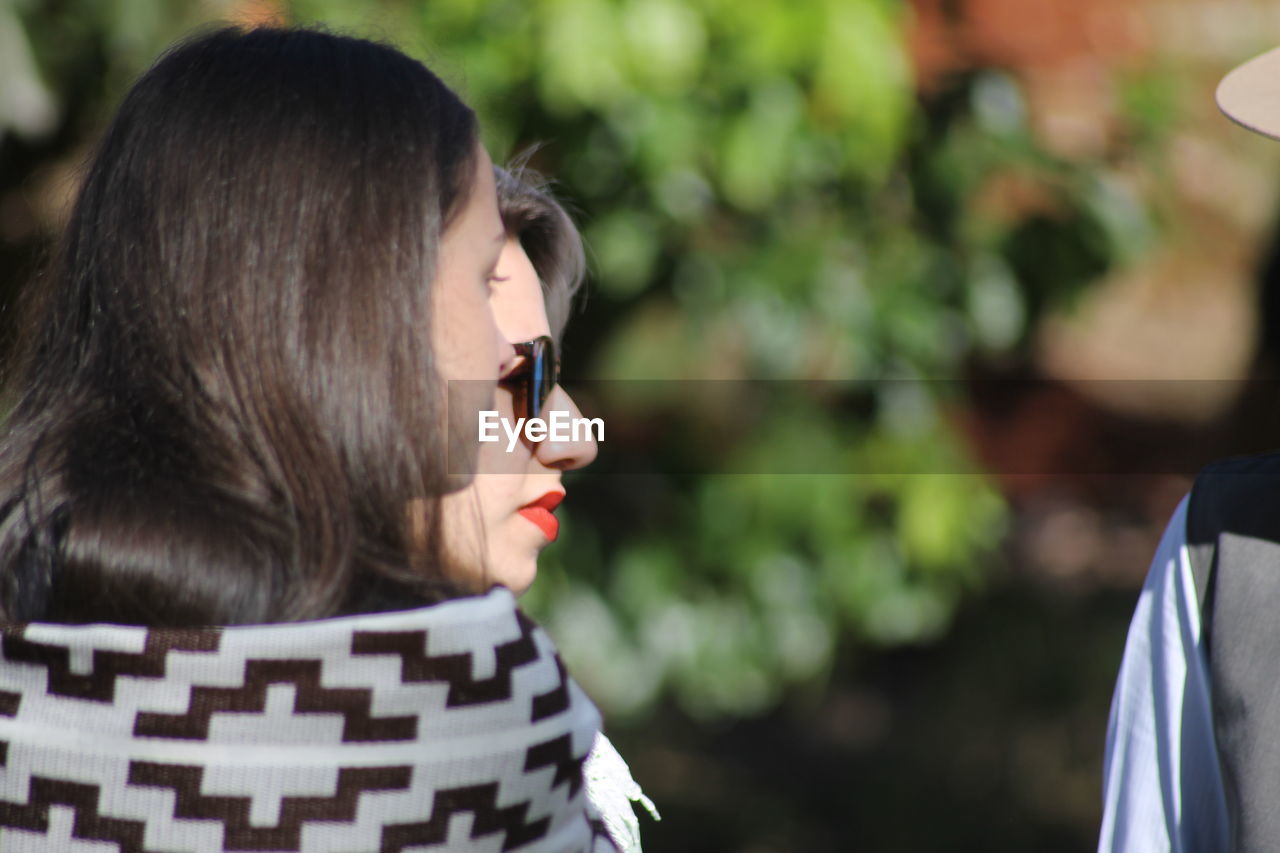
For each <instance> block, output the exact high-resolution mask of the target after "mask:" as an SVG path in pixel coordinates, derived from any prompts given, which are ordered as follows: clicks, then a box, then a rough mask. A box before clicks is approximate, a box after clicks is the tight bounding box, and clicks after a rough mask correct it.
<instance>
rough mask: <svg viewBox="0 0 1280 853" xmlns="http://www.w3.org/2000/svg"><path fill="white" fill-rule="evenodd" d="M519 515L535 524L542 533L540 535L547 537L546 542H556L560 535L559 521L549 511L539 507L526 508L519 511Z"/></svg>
mask: <svg viewBox="0 0 1280 853" xmlns="http://www.w3.org/2000/svg"><path fill="white" fill-rule="evenodd" d="M520 514H521V515H523V516H524V517H525V518H527V519H529V520H530V521H532V522H533V523H534V524H536V525H537V526H538V529H539V530H541V531H542V535H543V536H546V537H547V541H548V542H554V541H556V537H557V536H558V535H560V520H559V519H557V518H556V517H555V516H554V515H552V514H551V512H550V511H549V510H546V509H543V508H542V507H540V506H527V507H525V508H524V509H522V510H520Z"/></svg>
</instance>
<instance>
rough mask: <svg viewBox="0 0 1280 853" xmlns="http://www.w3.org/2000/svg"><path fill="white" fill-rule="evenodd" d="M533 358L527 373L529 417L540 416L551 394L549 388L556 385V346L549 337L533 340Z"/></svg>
mask: <svg viewBox="0 0 1280 853" xmlns="http://www.w3.org/2000/svg"><path fill="white" fill-rule="evenodd" d="M532 343H533V358H532V359H531V365H530V367H531V369H530V374H529V400H530V403H531V404H532V405H530V406H529V417H533V418H537V417H541V416H542V408H543V406H545V405H546V404H547V398H548V397H550V396H551V389H552V388H555V387H556V382H557V380H558V377H557V376H556V348H555V343H554V342H553V341H552V340H551V338H545V337H544V338H538V339H537V340H535V341H533V342H532Z"/></svg>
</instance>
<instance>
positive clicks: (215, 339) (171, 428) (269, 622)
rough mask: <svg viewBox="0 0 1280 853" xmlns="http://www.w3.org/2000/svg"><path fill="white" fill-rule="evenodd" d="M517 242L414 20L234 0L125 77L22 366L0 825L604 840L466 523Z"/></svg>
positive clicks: (16, 376)
mask: <svg viewBox="0 0 1280 853" xmlns="http://www.w3.org/2000/svg"><path fill="white" fill-rule="evenodd" d="M504 241H505V233H504V231H503V228H502V223H501V221H500V218H499V215H498V211H497V206H496V201H495V191H494V183H493V175H492V170H491V166H490V163H489V159H488V157H487V155H486V154H485V153H484V151H483V149H482V148H480V146H479V144H478V142H477V132H476V124H475V118H474V116H473V114H472V112H471V111H470V110H469V109H468V108H467V107H466V106H465V105H464V104H463V103H462V102H461V101H460V100H459V99H458V98H457V96H456V95H454V94H453V93H452V92H451V91H450V90H449V89H448V88H447V87H445V86H444V85H443V84H442V83H441V82H440V81H439V79H438V78H436V77H435V76H434V75H433V74H432V73H431V72H430V71H429V70H427V69H426V68H425V67H423V66H422V65H421V64H420V63H417V62H415V61H413V60H411V59H409V58H407V57H405V56H404V55H402V54H400V53H399V52H397V51H395V50H393V49H391V48H388V47H385V46H382V45H378V44H374V43H371V42H367V41H363V40H358V39H352V38H347V37H342V36H337V35H331V34H327V33H322V32H316V31H308V30H253V31H247V32H245V31H239V30H234V29H226V30H219V31H215V32H212V33H208V34H205V35H202V36H200V37H198V38H195V39H192V40H190V41H188V42H186V43H184V44H182V45H180V46H178V47H177V48H175V49H173V50H172V51H170V52H169V53H168V54H166V55H165V56H164V57H162V58H161V59H160V61H159V62H157V64H156V65H155V66H154V67H153V68H152V69H151V70H150V71H149V72H148V73H147V74H145V75H144V76H143V77H142V78H141V79H140V80H139V81H138V83H137V84H136V85H135V86H134V87H133V89H132V90H131V91H130V92H129V94H128V95H127V97H126V98H125V100H124V103H123V104H122V106H121V107H120V110H119V112H118V114H117V115H116V117H115V119H114V121H113V122H112V124H111V126H110V127H109V129H108V130H107V132H106V135H105V137H104V139H103V140H102V142H101V144H100V146H99V148H98V150H97V153H96V154H95V156H94V158H93V160H92V163H91V164H90V166H89V169H88V173H87V176H86V178H85V181H84V184H83V187H82V189H81V192H80V195H79V197H78V199H77V201H76V204H75V207H74V210H73V214H72V217H71V220H70V223H69V225H68V228H67V231H66V234H65V236H64V238H63V240H62V243H61V245H60V248H59V250H58V253H57V256H56V260H55V263H54V264H53V266H52V268H51V270H50V271H49V272H48V274H47V275H45V276H44V277H43V278H42V279H41V280H40V281H38V282H37V283H36V285H35V287H34V289H33V292H34V294H35V298H34V299H33V300H32V304H31V305H30V306H29V310H28V311H27V312H26V314H25V317H26V320H25V325H24V328H23V330H22V341H23V343H22V345H21V347H20V351H19V357H18V360H17V362H16V367H15V369H14V371H13V375H12V378H11V381H10V383H9V387H10V392H11V394H12V395H13V398H14V399H15V400H16V404H15V406H14V408H13V410H12V413H11V415H10V416H9V419H8V421H7V424H6V429H5V434H4V437H3V440H2V441H0V614H2V615H3V617H4V618H5V620H6V623H5V625H4V626H3V641H2V642H0V849H7V848H8V847H9V845H11V844H12V845H15V846H17V845H20V844H24V843H25V844H27V845H28V846H30V845H37V847H38V849H50V850H52V849H59V850H62V849H73V847H74V844H75V842H77V841H84V842H108V843H110V842H114V843H115V844H116V845H117V848H118V849H119V850H121V851H135V850H137V851H144V850H145V851H158V850H165V851H170V850H184V851H206V850H296V851H354V850H362V851H363V850H381V851H390V850H402V849H414V850H418V849H446V848H447V849H450V850H455V849H458V850H461V849H475V850H489V849H495V850H496V849H503V850H512V849H520V850H583V849H591V848H593V847H597V846H598V847H601V848H605V849H612V846H611V844H610V842H609V841H608V839H607V837H606V836H605V835H604V834H603V831H602V830H601V828H600V825H599V822H598V820H596V818H595V815H594V813H593V812H592V811H591V809H590V808H589V806H588V804H587V803H586V802H585V799H584V797H583V792H582V785H581V781H582V772H581V767H582V762H583V760H584V759H585V756H586V754H587V752H588V750H589V749H590V747H591V743H592V740H593V738H594V736H595V734H596V732H597V731H598V727H599V717H598V714H597V713H596V711H595V709H594V707H592V706H591V704H590V702H589V701H588V700H587V699H586V698H585V697H584V696H583V695H582V693H581V691H580V690H579V689H578V687H577V685H576V684H575V683H574V682H573V681H572V679H570V678H569V677H568V676H567V675H566V673H565V672H564V669H563V667H562V666H561V665H560V664H559V662H558V659H557V658H556V656H555V652H554V648H553V647H552V646H551V644H550V641H549V640H548V639H547V637H546V636H545V634H543V633H542V632H541V631H540V630H539V629H537V627H536V626H534V625H533V624H532V623H531V622H530V621H529V620H528V619H527V618H526V617H524V616H523V614H521V613H520V612H519V611H518V609H516V607H515V604H514V599H513V597H512V595H511V593H510V592H509V591H507V590H506V589H503V588H495V589H493V590H490V591H487V592H485V591H483V590H478V589H477V587H476V584H475V582H474V578H476V577H477V576H479V575H480V574H481V573H480V571H479V570H478V568H477V567H476V566H471V565H465V564H460V561H459V560H458V559H457V557H456V556H451V555H456V554H457V553H458V551H457V549H451V548H448V547H447V546H446V544H445V538H446V534H448V535H453V534H452V532H451V531H449V530H446V529H444V526H443V524H442V521H441V513H440V508H439V507H440V500H441V498H442V497H443V496H444V495H445V494H446V493H448V492H450V491H454V490H456V489H458V488H460V487H462V486H465V485H466V484H467V483H468V482H469V480H470V476H471V473H472V471H473V467H474V450H473V448H472V443H471V442H469V441H466V440H463V439H462V437H463V436H467V435H471V434H472V433H469V432H468V427H470V426H472V425H474V424H475V418H476V412H477V411H478V410H479V409H481V408H488V407H491V406H492V396H493V389H494V387H495V386H496V383H497V381H498V380H499V378H500V377H502V376H503V375H505V374H506V373H507V372H509V371H510V370H511V369H512V368H513V367H514V366H516V365H517V364H518V363H519V359H518V357H517V355H516V352H515V349H514V348H513V347H512V344H511V342H509V341H508V340H506V338H504V337H503V335H502V334H501V333H500V332H499V330H498V328H497V326H496V324H495V321H494V317H493V314H492V311H491V309H490V307H489V304H488V295H489V286H490V279H491V278H492V277H493V276H494V268H495V266H496V264H497V262H498V257H499V253H500V251H501V249H502V247H503V244H504ZM450 380H467V381H465V382H450ZM446 383H449V384H450V385H453V386H456V388H457V389H461V391H462V393H452V394H447V393H446ZM446 460H448V462H447V464H446ZM411 506H412V507H413V508H414V509H413V512H409V511H407V509H406V508H407V507H411ZM39 845H44V846H43V847H39ZM33 849H34V848H33ZM95 849H96V848H95ZM104 849H105V848H104Z"/></svg>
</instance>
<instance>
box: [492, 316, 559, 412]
mask: <svg viewBox="0 0 1280 853" xmlns="http://www.w3.org/2000/svg"><path fill="white" fill-rule="evenodd" d="M515 350H516V355H518V356H520V357H521V358H520V363H519V364H517V365H516V366H515V367H514V368H513V369H512V370H511V372H510V373H508V374H507V375H506V376H503V377H502V378H501V379H499V380H498V385H499V386H501V387H503V388H506V389H507V390H508V391H510V392H511V397H512V401H513V406H514V408H515V416H516V417H517V418H521V417H523V418H526V419H529V420H531V419H533V418H536V417H540V416H541V415H542V409H543V407H544V406H545V405H546V404H547V398H548V397H550V396H551V389H553V388H555V387H556V384H557V383H558V382H559V381H560V358H559V356H558V355H557V354H556V342H555V341H554V340H552V339H551V338H550V337H548V336H546V335H543V336H542V337H540V338H534V339H533V340H531V341H525V342H524V343H519V344H515Z"/></svg>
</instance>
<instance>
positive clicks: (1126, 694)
mask: <svg viewBox="0 0 1280 853" xmlns="http://www.w3.org/2000/svg"><path fill="white" fill-rule="evenodd" d="M1277 80H1280V49H1276V50H1272V51H1270V52H1268V53H1265V54H1263V55H1261V56H1259V57H1256V58H1254V59H1252V60H1250V61H1249V62H1246V63H1244V64H1243V65H1241V66H1239V67H1237V68H1235V69H1234V70H1232V71H1231V72H1230V73H1228V74H1227V75H1226V76H1225V77H1224V78H1223V80H1222V81H1221V83H1220V84H1219V86H1218V90H1217V101H1218V106H1219V107H1220V108H1221V109H1222V111H1223V113H1225V114H1226V116H1227V117H1228V118H1230V119H1232V120H1233V121H1235V122H1236V123H1238V124H1240V125H1242V126H1243V127H1245V128H1247V129H1249V130H1252V131H1255V132H1257V133H1261V134H1263V135H1265V136H1268V137H1271V138H1273V139H1280V87H1277V85H1276V82H1275V81H1277ZM1277 614H1280V454H1277V453H1271V454H1265V455H1260V456H1252V457H1243V458H1237V459H1229V460H1226V461H1222V462H1218V463H1215V464H1213V465H1210V466H1208V467H1207V468H1206V469H1204V470H1203V471H1202V472H1201V473H1200V474H1199V475H1198V476H1197V478H1196V480H1195V483H1194V484H1193V486H1192V488H1191V491H1190V493H1189V494H1188V495H1187V496H1185V497H1184V498H1183V499H1182V501H1181V503H1179V505H1178V507H1177V509H1176V511H1175V512H1174V514H1173V517H1172V519H1171V520H1170V521H1169V524H1168V527H1167V529H1166V530H1165V533H1164V537H1163V538H1162V540H1161V542H1160V544H1159V547H1158V548H1157V550H1156V554H1155V557H1154V559H1153V560H1152V563H1151V568H1150V571H1149V573H1148V575H1147V579H1146V583H1145V584H1144V586H1143V589H1142V592H1141V594H1140V595H1139V598H1138V604H1137V607H1136V608H1135V611H1134V616H1133V621H1132V623H1131V625H1130V628H1129V634H1128V638H1127V640H1126V642H1125V649H1124V657H1123V660H1122V662H1121V665H1120V672H1119V675H1118V677H1117V679H1116V687H1115V693H1114V696H1113V698H1112V703H1111V714H1110V719H1109V721H1108V725H1107V740H1106V757H1105V765H1104V770H1103V817H1102V825H1101V831H1100V834H1099V841H1098V850H1099V851H1131V853H1132V851H1215V853H1217V851H1230V850H1239V851H1275V850H1280V808H1277V803H1280V695H1278V694H1277V691H1278V690H1280V616H1278V615H1277Z"/></svg>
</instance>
